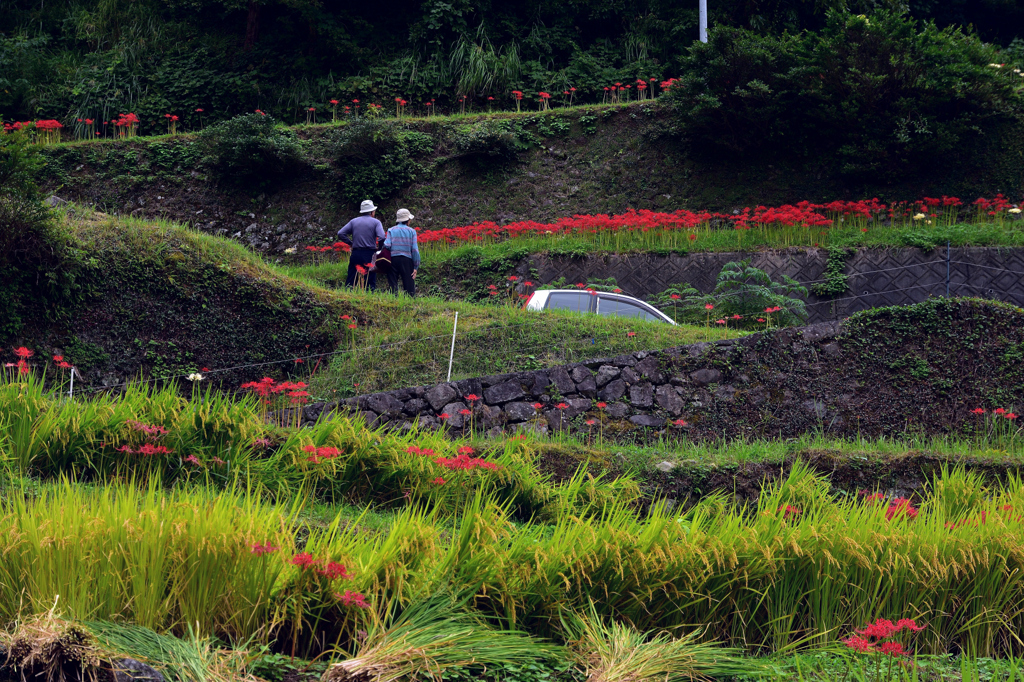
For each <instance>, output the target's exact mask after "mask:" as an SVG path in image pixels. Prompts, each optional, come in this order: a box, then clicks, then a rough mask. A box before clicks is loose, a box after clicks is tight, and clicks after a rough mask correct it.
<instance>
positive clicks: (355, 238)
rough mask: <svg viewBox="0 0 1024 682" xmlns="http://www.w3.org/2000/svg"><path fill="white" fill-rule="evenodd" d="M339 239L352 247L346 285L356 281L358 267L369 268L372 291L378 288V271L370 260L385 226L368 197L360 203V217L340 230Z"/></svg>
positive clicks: (368, 280)
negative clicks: (371, 265)
mask: <svg viewBox="0 0 1024 682" xmlns="http://www.w3.org/2000/svg"><path fill="white" fill-rule="evenodd" d="M338 239H340V240H341V241H343V242H345V243H346V244H348V245H349V246H351V247H352V253H351V254H349V257H348V275H347V276H346V277H345V286H348V287H350V286H352V285H353V284H355V281H356V273H357V272H358V269H357V268H358V267H362V268H364V269H366V270H369V277H368V278H367V285H368V286H369V287H370V291H374V290H376V288H377V273H376V272H375V271H374V270H371V269H370V261H371V260H373V254H374V253H375V252H376V251H377V243H378V240H381V239H384V226H383V225H381V222H380V221H379V220H377V207H376V206H374V205H373V202H372V201H370V200H369V199H367V200H366V201H364V202H363V203H362V204H360V205H359V217H358V218H353V219H352V220H350V221H348V223H346V224H345V227H343V228H341V229H340V230H338Z"/></svg>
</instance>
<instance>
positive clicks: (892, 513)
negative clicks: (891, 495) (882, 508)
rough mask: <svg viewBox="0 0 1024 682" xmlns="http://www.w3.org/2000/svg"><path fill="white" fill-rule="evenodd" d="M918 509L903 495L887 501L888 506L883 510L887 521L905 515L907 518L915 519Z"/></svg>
mask: <svg viewBox="0 0 1024 682" xmlns="http://www.w3.org/2000/svg"><path fill="white" fill-rule="evenodd" d="M917 514H918V510H917V509H916V508H915V507H914V505H913V504H912V503H911V502H910V500H908V499H907V498H905V497H897V498H896V499H894V500H893V501H892V502H890V503H889V508H888V509H887V510H886V512H885V518H886V520H888V521H891V520H893V519H894V518H896V517H897V516H900V515H902V516H905V517H906V518H908V519H916V518H917Z"/></svg>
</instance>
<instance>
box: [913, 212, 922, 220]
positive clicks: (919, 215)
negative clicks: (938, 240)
mask: <svg viewBox="0 0 1024 682" xmlns="http://www.w3.org/2000/svg"><path fill="white" fill-rule="evenodd" d="M924 218H925V216H924V213H916V214H914V220H924Z"/></svg>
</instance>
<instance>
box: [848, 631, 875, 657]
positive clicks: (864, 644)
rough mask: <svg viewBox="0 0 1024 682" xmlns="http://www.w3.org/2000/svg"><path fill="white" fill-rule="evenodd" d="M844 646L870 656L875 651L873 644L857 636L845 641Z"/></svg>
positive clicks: (851, 636)
mask: <svg viewBox="0 0 1024 682" xmlns="http://www.w3.org/2000/svg"><path fill="white" fill-rule="evenodd" d="M843 644H845V645H846V646H848V647H849V648H851V649H853V650H854V651H857V652H859V653H862V654H869V653H871V652H873V651H874V650H875V648H874V646H872V644H871V642H869V641H868V640H866V639H864V638H863V637H858V636H857V635H850V636H849V637H847V638H846V639H844V640H843Z"/></svg>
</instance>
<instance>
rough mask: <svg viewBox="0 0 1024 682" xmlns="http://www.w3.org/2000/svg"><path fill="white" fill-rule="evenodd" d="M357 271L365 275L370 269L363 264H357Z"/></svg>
mask: <svg viewBox="0 0 1024 682" xmlns="http://www.w3.org/2000/svg"><path fill="white" fill-rule="evenodd" d="M356 272H357V273H359V274H360V275H365V274H366V273H367V272H369V271H368V270H367V269H366V268H364V267H363V266H362V265H357V266H356Z"/></svg>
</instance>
